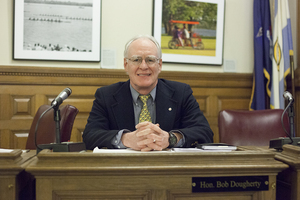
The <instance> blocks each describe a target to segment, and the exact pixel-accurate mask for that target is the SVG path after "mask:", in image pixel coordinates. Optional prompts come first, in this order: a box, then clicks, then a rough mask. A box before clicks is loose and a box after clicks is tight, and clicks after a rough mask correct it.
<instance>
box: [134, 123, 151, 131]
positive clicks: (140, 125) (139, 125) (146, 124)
mask: <svg viewBox="0 0 300 200" xmlns="http://www.w3.org/2000/svg"><path fill="white" fill-rule="evenodd" d="M151 124H152V123H151V122H141V123H138V124H137V125H136V126H135V128H136V129H139V128H142V127H144V126H148V125H151Z"/></svg>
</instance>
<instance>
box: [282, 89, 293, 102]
mask: <svg viewBox="0 0 300 200" xmlns="http://www.w3.org/2000/svg"><path fill="white" fill-rule="evenodd" d="M283 97H284V98H285V99H288V100H289V101H293V100H294V98H293V96H292V94H291V93H290V92H289V91H285V92H284V93H283Z"/></svg>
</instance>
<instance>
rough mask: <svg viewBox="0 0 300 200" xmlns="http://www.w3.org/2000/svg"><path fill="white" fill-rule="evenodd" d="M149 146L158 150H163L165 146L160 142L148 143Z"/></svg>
mask: <svg viewBox="0 0 300 200" xmlns="http://www.w3.org/2000/svg"><path fill="white" fill-rule="evenodd" d="M147 146H148V147H149V148H151V149H153V150H156V151H161V150H163V148H162V147H161V146H160V145H159V144H158V143H151V144H148V145H147Z"/></svg>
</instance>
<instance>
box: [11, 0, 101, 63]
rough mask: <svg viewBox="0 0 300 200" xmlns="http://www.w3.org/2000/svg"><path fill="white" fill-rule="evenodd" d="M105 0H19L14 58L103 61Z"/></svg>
mask: <svg viewBox="0 0 300 200" xmlns="http://www.w3.org/2000/svg"><path fill="white" fill-rule="evenodd" d="M100 27H101V0H15V7H14V59H23V60H55V61H91V62H99V61H100V47H101V45H100V37H101V31H100Z"/></svg>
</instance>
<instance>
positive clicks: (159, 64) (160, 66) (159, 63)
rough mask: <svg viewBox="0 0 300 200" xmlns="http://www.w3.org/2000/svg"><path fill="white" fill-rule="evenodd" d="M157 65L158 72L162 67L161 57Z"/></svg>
mask: <svg viewBox="0 0 300 200" xmlns="http://www.w3.org/2000/svg"><path fill="white" fill-rule="evenodd" d="M158 67H159V73H160V72H161V69H162V59H159V62H158Z"/></svg>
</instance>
